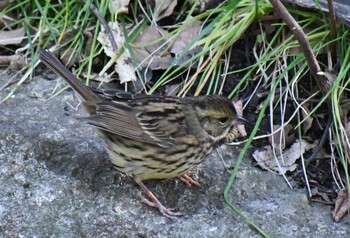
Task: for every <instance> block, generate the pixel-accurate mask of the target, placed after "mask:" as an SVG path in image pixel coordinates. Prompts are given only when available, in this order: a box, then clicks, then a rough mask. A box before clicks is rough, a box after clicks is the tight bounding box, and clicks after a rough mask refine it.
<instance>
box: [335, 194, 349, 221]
mask: <svg viewBox="0 0 350 238" xmlns="http://www.w3.org/2000/svg"><path fill="white" fill-rule="evenodd" d="M349 210H350V200H349V192H348V191H347V189H345V188H343V189H341V190H340V191H339V193H338V197H337V200H336V201H335V208H334V211H333V212H332V215H333V219H334V220H335V221H339V220H340V219H341V218H342V217H343V216H344V215H345V214H346V213H347V212H348V211H349Z"/></svg>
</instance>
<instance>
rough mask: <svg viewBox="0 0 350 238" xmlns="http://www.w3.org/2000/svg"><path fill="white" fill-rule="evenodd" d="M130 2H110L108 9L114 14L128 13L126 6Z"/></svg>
mask: <svg viewBox="0 0 350 238" xmlns="http://www.w3.org/2000/svg"><path fill="white" fill-rule="evenodd" d="M129 2H130V0H110V2H109V6H108V9H109V11H110V12H111V13H112V14H113V15H115V14H121V13H128V6H129Z"/></svg>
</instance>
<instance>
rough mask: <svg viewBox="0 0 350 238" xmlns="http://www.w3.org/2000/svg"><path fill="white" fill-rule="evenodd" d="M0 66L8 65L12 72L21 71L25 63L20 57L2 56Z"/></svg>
mask: <svg viewBox="0 0 350 238" xmlns="http://www.w3.org/2000/svg"><path fill="white" fill-rule="evenodd" d="M0 65H9V66H10V68H11V69H13V70H19V69H23V68H24V67H26V66H27V63H26V61H25V59H24V57H23V56H20V55H4V56H0Z"/></svg>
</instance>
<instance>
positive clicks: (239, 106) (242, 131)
mask: <svg viewBox="0 0 350 238" xmlns="http://www.w3.org/2000/svg"><path fill="white" fill-rule="evenodd" d="M232 105H233V106H234V108H235V110H236V112H237V115H239V116H241V117H243V100H237V99H233V100H232ZM237 129H238V132H239V133H240V134H241V136H243V137H245V136H247V132H246V130H245V126H244V125H238V126H237Z"/></svg>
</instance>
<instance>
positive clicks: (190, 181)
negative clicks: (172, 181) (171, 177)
mask: <svg viewBox="0 0 350 238" xmlns="http://www.w3.org/2000/svg"><path fill="white" fill-rule="evenodd" d="M180 180H181V181H182V182H184V183H185V184H186V185H188V186H191V185H194V186H197V187H201V185H200V184H199V183H198V182H197V181H196V180H194V179H193V178H191V177H190V175H188V174H187V173H185V174H183V175H181V177H180Z"/></svg>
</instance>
